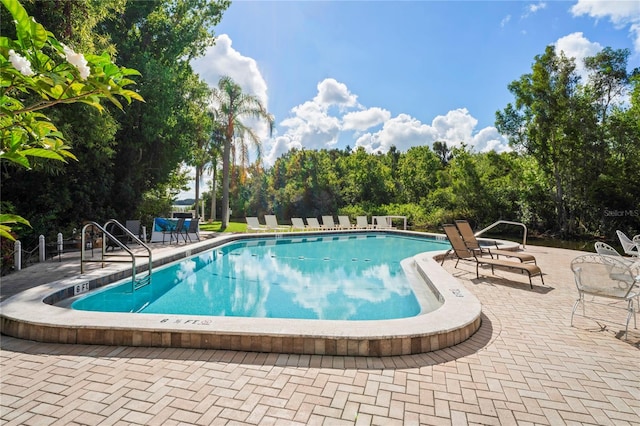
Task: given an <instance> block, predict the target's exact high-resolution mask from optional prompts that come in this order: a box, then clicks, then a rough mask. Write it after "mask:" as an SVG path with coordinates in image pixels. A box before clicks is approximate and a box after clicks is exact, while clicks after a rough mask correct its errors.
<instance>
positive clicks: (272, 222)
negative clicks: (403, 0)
mask: <svg viewBox="0 0 640 426" xmlns="http://www.w3.org/2000/svg"><path fill="white" fill-rule="evenodd" d="M264 221H265V224H266V226H267V229H268V230H269V231H288V230H290V229H291V227H290V226H289V225H280V224H279V223H278V219H277V218H276V215H274V214H265V215H264Z"/></svg>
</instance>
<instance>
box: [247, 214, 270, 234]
mask: <svg viewBox="0 0 640 426" xmlns="http://www.w3.org/2000/svg"><path fill="white" fill-rule="evenodd" d="M246 219H247V231H249V232H264V231H267V227H266V226H264V225H261V224H260V222H259V221H258V218H257V217H254V216H247V218H246Z"/></svg>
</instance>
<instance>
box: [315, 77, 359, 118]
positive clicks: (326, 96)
mask: <svg viewBox="0 0 640 426" xmlns="http://www.w3.org/2000/svg"><path fill="white" fill-rule="evenodd" d="M357 100H358V97H357V96H355V95H353V94H351V93H350V92H349V89H347V85H346V84H344V83H339V82H338V81H336V80H335V79H333V78H327V79H324V80H322V81H321V82H320V83H318V94H317V95H316V97H315V98H313V101H314V102H315V103H317V104H318V105H320V106H321V107H322V108H324V109H325V110H326V109H328V108H329V107H331V106H334V105H335V106H338V107H339V108H340V110H341V111H342V110H344V109H346V108H349V107H355V106H357V105H358V102H357Z"/></svg>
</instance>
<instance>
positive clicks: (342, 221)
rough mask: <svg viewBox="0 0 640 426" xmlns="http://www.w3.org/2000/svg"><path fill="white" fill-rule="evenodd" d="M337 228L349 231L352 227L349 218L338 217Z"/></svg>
mask: <svg viewBox="0 0 640 426" xmlns="http://www.w3.org/2000/svg"><path fill="white" fill-rule="evenodd" d="M338 227H339V228H340V229H351V228H353V225H352V224H351V221H350V220H349V216H338Z"/></svg>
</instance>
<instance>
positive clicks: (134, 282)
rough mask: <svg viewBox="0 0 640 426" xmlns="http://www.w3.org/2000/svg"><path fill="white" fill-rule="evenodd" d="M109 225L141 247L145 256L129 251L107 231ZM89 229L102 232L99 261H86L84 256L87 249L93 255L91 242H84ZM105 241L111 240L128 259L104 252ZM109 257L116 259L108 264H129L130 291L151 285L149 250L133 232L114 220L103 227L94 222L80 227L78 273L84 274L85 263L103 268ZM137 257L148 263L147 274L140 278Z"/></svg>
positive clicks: (150, 256)
mask: <svg viewBox="0 0 640 426" xmlns="http://www.w3.org/2000/svg"><path fill="white" fill-rule="evenodd" d="M109 225H114V226H115V227H117V228H118V229H119V230H120V231H122V232H124V237H125V238H128V239H130V240H132V241H133V242H135V243H136V244H139V245H140V246H142V247H143V248H144V249H145V251H146V254H138V255H136V254H135V253H134V252H133V251H131V249H130V248H129V247H128V246H127V245H126V244H125V243H124V242H123V241H120V239H119V238H118V237H115V236H114V235H112V234H111V233H110V232H109V231H107V227H108V226H109ZM90 227H92V228H97V229H98V230H99V231H100V232H102V235H103V238H102V248H101V254H102V256H101V257H100V259H87V257H86V254H85V250H87V249H90V250H91V251H92V253H93V246H92V242H91V241H86V236H87V234H88V232H87V231H88V229H89V228H90ZM111 229H113V228H111ZM107 239H109V240H111V241H112V242H113V243H115V244H116V245H117V246H118V247H120V248H121V249H123V250H124V251H126V252H127V253H128V254H129V256H128V258H127V259H122V257H123V256H119V255H114V254H108V253H107V251H106V249H107ZM109 257H116V259H112V260H108V261H109V262H121V263H122V262H124V263H131V290H132V291H136V290H138V289H140V288H142V287H144V286H146V285H149V284H151V272H152V269H153V260H152V255H151V248H150V247H149V246H148V245H146V244H145V243H144V242H143V241H142V240H140V238H138V236H137V235H134V234H133V232H131V231H130V230H128V229H127V228H126V227H125V226H123V225H122V224H121V223H120V222H118V221H117V220H115V219H110V220H109V221H107V222H106V223H105V224H104V226H101V225H99V224H98V223H96V222H87V223H86V224H85V225H84V226H83V227H82V240H81V246H80V273H82V274H84V265H85V263H87V262H100V263H102V267H103V268H104V264H105V263H106V262H107V258H109ZM138 257H146V258H147V259H148V263H149V264H148V268H147V273H146V274H145V275H144V276H141V277H140V276H137V268H136V258H138ZM129 258H130V259H129Z"/></svg>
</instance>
